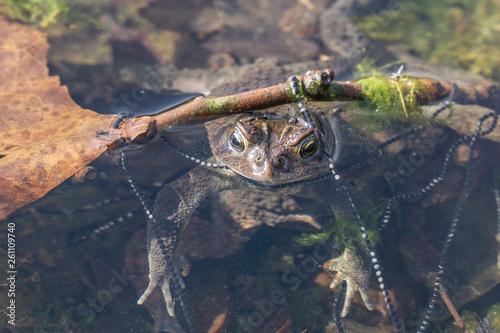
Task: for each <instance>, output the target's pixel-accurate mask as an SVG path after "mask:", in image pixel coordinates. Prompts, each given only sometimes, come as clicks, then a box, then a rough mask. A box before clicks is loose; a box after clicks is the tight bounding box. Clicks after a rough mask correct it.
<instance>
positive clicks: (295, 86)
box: [290, 76, 403, 333]
mask: <svg viewBox="0 0 500 333" xmlns="http://www.w3.org/2000/svg"><path fill="white" fill-rule="evenodd" d="M290 87H291V88H292V89H291V90H292V94H293V95H295V96H296V97H297V99H298V103H297V107H298V108H299V110H300V113H301V114H302V115H303V116H304V118H305V119H306V121H307V123H308V124H309V126H310V127H312V126H315V125H314V123H313V122H312V119H311V114H310V111H309V109H308V108H307V107H306V105H305V99H303V98H302V97H301V96H300V95H299V94H300V89H299V79H298V78H297V77H296V76H292V77H291V78H290ZM325 154H326V155H327V157H328V162H329V165H328V167H329V168H330V171H331V173H332V175H333V177H334V179H335V185H336V188H337V189H339V190H340V192H341V195H342V196H343V197H344V199H345V200H346V204H347V205H348V206H349V207H350V209H351V215H352V216H353V217H354V220H355V222H356V224H357V226H358V227H359V231H360V233H361V237H362V238H363V241H364V246H365V249H366V251H367V252H368V254H369V256H370V259H371V263H372V267H373V270H374V271H375V276H376V277H377V282H378V286H379V288H380V291H381V292H382V295H383V296H384V302H385V305H386V307H387V310H388V313H389V316H390V318H391V321H392V323H393V326H394V328H395V329H396V330H397V332H398V333H401V332H403V328H402V325H401V323H400V319H399V316H398V315H397V313H396V310H395V308H394V305H393V304H392V299H391V298H390V297H389V291H388V290H387V287H386V285H385V283H384V281H385V280H384V277H383V276H382V267H381V265H380V261H379V259H378V256H377V253H376V252H375V248H374V247H373V246H372V245H371V242H370V240H369V239H368V235H367V233H366V229H365V227H364V226H363V221H362V220H361V217H360V215H359V212H358V210H357V208H356V205H355V204H354V202H353V201H352V197H351V195H350V194H349V191H348V190H347V187H346V186H345V185H344V181H343V179H342V178H341V177H340V175H339V174H338V173H337V171H336V170H335V167H334V162H333V160H332V158H331V157H330V156H329V155H328V153H327V152H325ZM339 303H340V301H339V302H337V301H336V302H334V305H337V306H334V319H335V322H336V325H337V330H338V331H339V332H340V333H342V332H344V329H343V327H342V324H341V321H340V315H339V306H338V305H340V304H339Z"/></svg>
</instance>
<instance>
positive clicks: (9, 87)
mask: <svg viewBox="0 0 500 333" xmlns="http://www.w3.org/2000/svg"><path fill="white" fill-rule="evenodd" d="M0 29H1V31H2V34H0V67H1V68H2V70H1V71H0V155H3V157H2V158H1V159H0V219H3V218H5V217H6V216H7V215H9V214H10V213H12V212H13V211H15V210H16V209H18V208H19V207H21V206H23V205H25V204H28V203H30V202H32V201H34V200H37V199H39V198H41V197H42V196H44V195H45V194H46V193H47V192H49V191H50V190H51V189H53V188H54V187H55V186H57V185H59V184H60V183H62V182H63V181H64V180H66V179H67V178H69V177H71V176H72V175H73V174H75V173H76V172H77V171H78V170H80V169H81V168H83V167H85V166H86V165H87V164H88V163H90V162H92V161H93V160H94V159H96V158H97V157H98V156H99V155H101V154H102V153H103V152H104V151H106V150H107V149H108V148H109V147H111V146H116V141H117V139H119V138H120V137H121V136H126V137H131V138H135V137H137V136H138V135H141V134H144V133H145V132H147V130H148V128H149V127H150V126H152V125H153V123H152V122H151V118H149V117H145V118H140V119H137V120H132V121H130V123H127V126H126V127H125V129H120V130H118V129H117V130H113V129H111V127H112V124H113V121H114V120H115V119H116V116H115V115H100V114H97V113H96V112H94V111H91V110H86V109H83V108H81V107H79V106H78V105H77V104H76V103H75V102H74V101H73V100H72V99H71V97H70V95H69V93H68V90H67V88H66V87H65V86H61V85H60V82H59V78H58V77H56V76H49V75H48V69H47V60H46V56H47V51H48V44H47V41H46V35H45V34H44V33H42V32H39V31H36V30H32V29H30V28H29V27H27V26H23V25H21V24H18V23H11V22H6V21H4V20H0ZM98 133H101V134H99V135H98Z"/></svg>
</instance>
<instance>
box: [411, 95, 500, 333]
mask: <svg viewBox="0 0 500 333" xmlns="http://www.w3.org/2000/svg"><path fill="white" fill-rule="evenodd" d="M499 115H500V93H498V92H497V100H496V105H495V112H494V113H489V114H487V115H485V116H483V117H481V118H480V119H479V121H478V122H477V129H476V131H475V132H474V134H472V135H471V136H470V141H469V147H470V150H469V159H468V161H467V164H466V171H465V182H464V186H463V189H462V193H461V194H460V197H459V199H458V202H457V204H456V206H455V209H454V211H453V215H452V219H451V223H450V227H449V229H448V234H447V236H446V238H445V240H444V243H443V247H442V249H441V254H440V256H439V264H438V269H437V272H436V279H435V281H434V288H433V291H432V296H431V300H430V301H429V304H428V306H427V309H426V311H425V315H424V319H422V322H421V324H420V327H419V329H418V331H417V333H424V332H425V330H426V329H427V327H428V326H429V323H430V321H431V317H432V313H433V312H434V307H435V305H436V302H437V300H438V297H439V295H438V294H439V289H440V288H441V283H442V281H443V276H444V272H445V269H446V260H447V255H448V250H449V248H450V245H451V242H452V240H453V237H454V235H455V231H456V228H457V225H458V221H459V220H460V217H461V214H462V210H463V205H464V203H465V201H466V200H467V198H468V196H469V194H470V191H471V180H472V170H473V166H474V153H475V148H476V143H477V140H478V139H479V138H480V137H481V136H484V135H487V134H489V133H491V132H492V131H493V130H494V129H495V127H496V126H497V123H498V117H499ZM490 117H492V118H493V119H492V122H491V124H490V127H489V128H488V129H486V130H484V131H483V130H482V127H483V124H484V121H486V120H487V119H488V118H490Z"/></svg>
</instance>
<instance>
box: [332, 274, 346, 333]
mask: <svg viewBox="0 0 500 333" xmlns="http://www.w3.org/2000/svg"><path fill="white" fill-rule="evenodd" d="M346 289H347V284H346V283H345V282H343V283H342V285H341V287H340V290H339V291H338V292H337V293H336V294H335V299H334V301H333V320H334V321H335V326H336V327H337V331H338V332H339V333H343V332H344V328H343V327H342V321H341V319H340V313H341V311H342V308H341V306H340V303H341V302H342V298H343V296H344V294H345V292H346Z"/></svg>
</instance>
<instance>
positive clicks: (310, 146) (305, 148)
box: [297, 135, 319, 158]
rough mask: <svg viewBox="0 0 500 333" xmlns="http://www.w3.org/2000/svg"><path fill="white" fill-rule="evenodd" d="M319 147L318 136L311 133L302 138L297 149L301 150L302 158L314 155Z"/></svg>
mask: <svg viewBox="0 0 500 333" xmlns="http://www.w3.org/2000/svg"><path fill="white" fill-rule="evenodd" d="M318 147H319V143H318V138H316V136H314V135H311V136H308V137H307V138H305V139H304V140H302V142H301V143H300V144H299V148H298V150H297V151H298V152H299V156H300V157H301V158H304V157H309V156H312V155H314V153H316V151H317V150H318Z"/></svg>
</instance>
